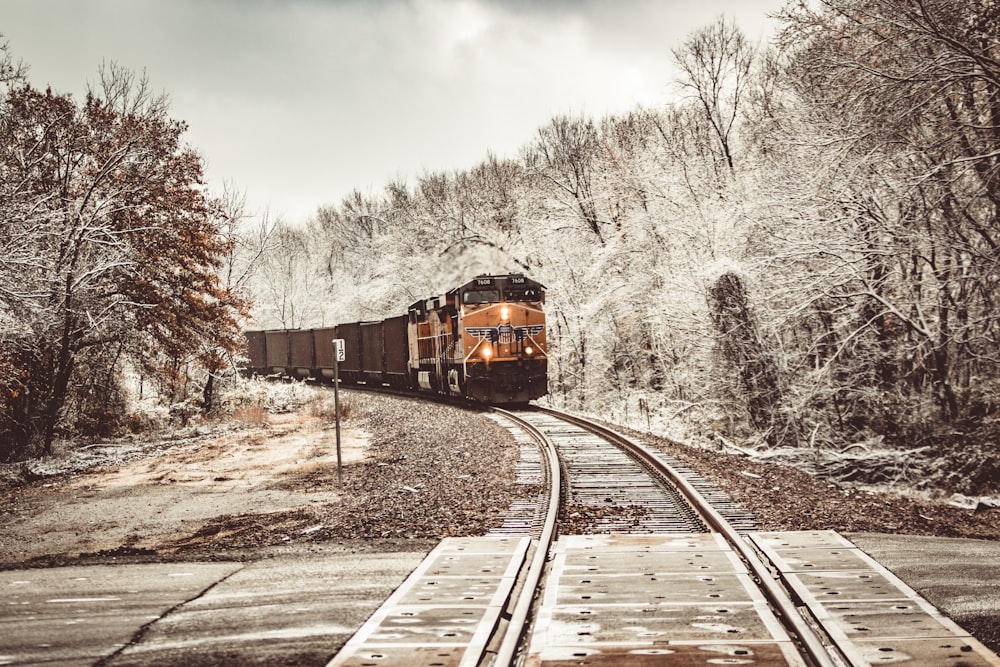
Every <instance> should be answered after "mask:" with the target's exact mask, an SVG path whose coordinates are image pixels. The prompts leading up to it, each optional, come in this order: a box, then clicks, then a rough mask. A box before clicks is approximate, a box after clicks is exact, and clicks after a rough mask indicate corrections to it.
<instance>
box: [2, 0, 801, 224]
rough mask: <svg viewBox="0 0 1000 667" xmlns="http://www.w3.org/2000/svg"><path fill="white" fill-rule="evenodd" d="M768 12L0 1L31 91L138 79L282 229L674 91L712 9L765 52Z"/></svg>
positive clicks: (439, 0) (213, 170)
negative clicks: (674, 51)
mask: <svg viewBox="0 0 1000 667" xmlns="http://www.w3.org/2000/svg"><path fill="white" fill-rule="evenodd" d="M783 4H784V3H783V0H554V1H545V0H535V1H532V0H0V33H3V35H4V37H5V38H6V40H7V41H8V43H9V46H10V49H11V52H12V54H13V55H14V57H15V58H19V59H21V60H23V61H24V62H25V63H26V64H27V65H28V66H29V68H30V72H29V75H30V80H31V82H32V84H33V85H35V86H36V87H39V88H44V87H45V86H49V85H51V86H52V88H53V89H54V90H56V91H57V92H68V93H73V94H74V95H76V96H80V95H81V94H82V92H83V91H84V90H85V87H86V84H87V82H94V81H96V74H97V70H98V68H99V66H100V65H101V63H102V62H103V61H109V62H110V61H113V62H115V63H117V64H119V65H122V66H124V67H127V68H129V69H131V70H134V71H136V72H142V71H145V72H146V75H147V76H148V78H149V81H150V83H151V85H152V87H153V89H154V90H157V91H162V92H165V93H166V94H167V95H168V96H169V98H170V101H171V115H173V116H174V117H175V118H178V119H181V120H184V121H186V122H187V123H188V125H189V131H188V134H187V140H188V142H189V143H190V144H191V145H192V146H194V147H195V148H197V149H198V150H199V151H200V152H201V154H202V155H203V156H204V158H205V161H206V165H207V176H208V178H209V183H210V186H211V187H212V189H213V190H216V191H220V190H221V186H222V183H223V182H226V181H228V182H230V183H232V184H234V185H235V186H236V187H238V188H239V189H242V190H245V191H246V193H247V198H248V201H249V202H250V204H251V205H252V206H253V207H254V208H257V209H260V208H263V207H265V206H266V207H269V208H270V210H271V212H272V213H276V214H281V215H282V216H283V217H284V218H285V219H286V220H288V221H290V222H295V221H301V220H304V219H305V218H307V217H308V216H309V215H311V214H312V213H313V212H315V210H316V208H317V207H318V206H319V205H322V204H337V203H339V202H340V200H341V199H342V198H343V197H344V196H345V195H346V194H347V193H349V192H350V191H351V190H352V189H355V188H358V189H360V190H362V191H364V192H369V191H378V190H380V189H381V188H382V187H383V186H384V185H385V184H386V183H387V182H388V181H389V180H390V179H396V178H398V179H402V180H404V181H406V182H408V183H409V184H411V185H412V184H413V183H414V181H415V177H416V176H418V175H420V174H421V173H424V172H427V171H452V170H456V169H466V168H469V167H472V166H474V165H475V164H476V163H478V162H480V161H481V160H483V159H484V158H485V157H486V154H487V152H488V151H492V152H493V153H495V154H497V155H500V156H511V157H514V156H516V155H517V152H518V150H519V149H520V148H521V147H522V146H524V145H526V144H528V143H529V142H530V141H531V140H532V138H533V136H534V135H535V133H536V131H537V129H538V128H539V127H540V126H542V125H545V124H546V123H547V122H548V121H549V120H551V119H552V118H553V117H554V116H556V115H559V114H571V115H581V114H583V115H588V116H591V117H595V118H596V117H600V116H603V115H605V114H609V113H616V112H621V111H627V110H629V109H631V108H634V107H635V106H636V105H639V104H641V105H644V106H653V105H659V104H663V103H665V102H666V101H668V100H669V99H671V97H672V96H673V94H674V89H673V87H672V85H671V81H672V78H673V73H672V69H671V55H670V49H671V48H675V47H677V46H679V45H680V44H681V43H682V42H683V40H684V38H685V37H686V36H687V35H688V34H689V33H690V32H691V31H692V30H695V29H697V28H699V27H701V26H703V25H705V24H707V23H709V22H711V21H712V20H714V19H715V18H716V17H718V16H719V15H721V14H725V15H726V16H728V17H730V18H732V19H734V20H735V21H736V22H737V24H738V25H740V26H741V27H742V28H743V30H744V31H745V32H746V33H747V34H748V35H749V36H751V37H752V38H755V39H756V38H760V39H764V40H766V39H768V38H769V37H770V36H771V34H772V33H773V31H774V28H775V24H774V22H773V21H772V20H771V19H769V18H768V17H767V14H769V13H774V12H776V11H777V10H778V9H780V7H781V6H782V5H783Z"/></svg>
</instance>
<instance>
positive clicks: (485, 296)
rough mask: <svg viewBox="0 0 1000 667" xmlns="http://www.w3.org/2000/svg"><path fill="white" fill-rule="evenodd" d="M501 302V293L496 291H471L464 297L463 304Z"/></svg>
mask: <svg viewBox="0 0 1000 667" xmlns="http://www.w3.org/2000/svg"><path fill="white" fill-rule="evenodd" d="M499 300H500V291H499V290H495V289H485V290H469V291H467V292H465V293H464V294H463V295H462V303H471V304H477V303H496V302H497V301H499Z"/></svg>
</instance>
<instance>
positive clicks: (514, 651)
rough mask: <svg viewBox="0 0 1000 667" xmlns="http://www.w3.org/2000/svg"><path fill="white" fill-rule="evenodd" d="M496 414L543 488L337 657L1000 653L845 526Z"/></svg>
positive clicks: (566, 424)
mask: <svg viewBox="0 0 1000 667" xmlns="http://www.w3.org/2000/svg"><path fill="white" fill-rule="evenodd" d="M495 412H496V414H497V415H499V416H498V417H497V419H498V421H500V423H501V424H503V425H505V426H507V427H508V428H509V429H510V430H511V431H512V432H513V433H514V435H515V438H516V439H517V441H518V443H519V446H520V448H521V459H522V460H521V463H520V464H519V467H518V480H519V481H520V482H521V483H522V484H524V485H525V489H531V490H532V491H534V492H537V491H538V490H540V492H539V497H538V498H537V499H536V500H528V499H527V498H521V499H519V500H518V501H517V502H516V503H515V504H514V505H513V506H512V507H511V509H510V511H509V512H508V516H507V518H505V520H504V521H503V526H501V527H499V528H497V529H496V530H494V531H492V532H491V533H490V535H487V536H485V537H481V538H449V539H446V540H444V541H442V543H441V544H440V545H438V547H437V548H435V549H434V551H432V552H431V554H430V555H429V556H428V557H427V559H425V561H424V563H423V564H422V565H421V566H420V567H419V568H418V569H417V570H416V571H414V574H413V575H411V577H410V578H409V579H407V581H406V582H404V584H403V585H402V586H401V587H400V588H399V589H397V591H396V592H395V593H394V594H393V596H392V597H391V598H390V599H389V600H387V601H386V603H385V604H384V605H383V607H382V608H380V609H379V610H378V611H377V612H376V613H375V614H374V615H373V616H372V618H371V619H369V621H368V622H367V623H366V624H365V626H363V627H362V629H361V630H359V631H358V633H357V634H356V635H355V636H354V637H352V639H351V640H350V641H349V642H348V644H347V645H345V647H344V649H343V650H342V651H341V653H339V654H338V655H337V656H336V658H335V659H334V660H333V661H332V662H331V663H330V667H367V666H376V665H377V666H380V667H396V665H400V666H402V665H406V666H407V667H410V666H413V665H435V666H447V665H458V666H460V667H491V666H493V665H497V666H503V667H506V666H508V665H519V666H522V665H523V666H525V667H568V666H570V665H573V666H580V665H587V666H591V667H608V666H611V665H615V666H617V665H636V666H642V667H646V666H650V665H654V664H655V665H678V666H684V667H688V666H692V665H709V664H729V665H737V664H742V665H746V664H756V665H790V666H794V667H843V666H848V665H849V666H852V667H853V666H855V665H857V666H862V665H864V666H869V665H873V664H884V663H885V662H887V661H888V662H893V663H905V664H907V665H911V666H912V667H918V666H919V667H973V666H975V667H979V666H983V667H986V666H989V667H1000V658H997V656H994V655H992V654H991V653H989V652H988V651H987V650H986V649H985V648H984V647H983V646H982V645H981V644H978V642H976V641H975V640H974V639H972V638H971V637H969V636H968V635H967V634H966V635H964V636H963V635H962V631H961V629H960V628H958V627H957V626H955V625H954V624H953V623H951V622H950V621H949V620H948V619H946V618H942V617H941V616H940V614H938V613H937V612H936V611H935V610H934V609H933V608H932V607H931V606H930V605H929V604H927V603H926V601H923V600H922V599H921V598H919V596H917V595H916V593H914V592H913V591H912V589H909V588H908V587H907V586H906V585H905V584H904V583H903V582H901V581H899V580H898V579H897V578H895V577H894V576H893V575H892V574H891V573H889V572H888V571H887V570H885V568H883V567H881V566H880V565H879V564H878V563H876V562H874V561H873V560H872V559H871V558H869V557H868V556H867V555H866V554H864V553H863V552H861V551H860V550H859V549H857V548H856V547H854V545H852V544H851V543H850V542H849V541H848V540H847V539H845V538H844V537H842V536H840V535H838V534H836V533H833V532H829V531H818V532H806V533H761V532H757V531H756V522H755V520H754V518H753V516H752V515H750V514H749V513H747V512H745V511H743V510H741V509H740V508H738V507H736V506H735V505H734V503H732V501H731V500H730V499H729V498H728V496H726V494H725V493H723V492H721V491H720V490H718V489H715V488H713V487H712V485H711V484H709V483H708V482H707V481H706V480H704V479H703V478H701V477H700V476H698V475H697V474H695V473H694V472H693V471H690V470H686V469H685V467H684V466H683V465H682V464H681V463H679V462H677V461H675V460H673V459H671V458H669V457H667V456H665V455H664V454H662V453H661V452H658V451H654V450H651V449H649V448H647V447H645V446H643V445H641V444H640V443H637V442H634V441H632V440H631V439H629V438H627V437H624V436H622V435H621V434H618V433H616V432H614V431H612V430H610V429H608V428H606V427H604V426H601V425H598V424H595V423H593V422H591V421H588V420H585V419H582V418H579V417H575V416H571V415H567V414H564V413H559V412H556V411H553V410H543V409H534V410H525V411H520V412H509V411H506V410H495ZM765 561H766V563H765ZM831 596H834V597H831ZM903 628H909V629H908V630H904V631H903V632H904V634H902V635H901V634H900V631H901V629H903ZM906 632H909V633H910V634H906Z"/></svg>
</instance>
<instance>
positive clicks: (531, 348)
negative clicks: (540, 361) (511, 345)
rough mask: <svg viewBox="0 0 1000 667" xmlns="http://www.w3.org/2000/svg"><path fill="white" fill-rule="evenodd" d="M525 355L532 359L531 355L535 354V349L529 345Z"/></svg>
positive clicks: (525, 349)
mask: <svg viewBox="0 0 1000 667" xmlns="http://www.w3.org/2000/svg"><path fill="white" fill-rule="evenodd" d="M524 353H525V354H526V355H528V356H529V357H530V356H531V355H533V354H534V353H535V348H533V347H531V346H530V345H529V346H527V347H526V348H524Z"/></svg>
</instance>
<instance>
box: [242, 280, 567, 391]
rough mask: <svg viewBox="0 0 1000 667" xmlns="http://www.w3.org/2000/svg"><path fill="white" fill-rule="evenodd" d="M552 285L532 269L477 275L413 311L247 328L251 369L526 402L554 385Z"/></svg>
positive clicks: (265, 372)
mask: <svg viewBox="0 0 1000 667" xmlns="http://www.w3.org/2000/svg"><path fill="white" fill-rule="evenodd" d="M544 302H545V288H544V287H543V286H542V285H541V284H540V283H537V282H535V281H533V280H530V279H528V278H526V277H524V276H523V275H519V274H511V275H493V276H478V277H476V278H475V279H473V280H471V281H469V282H468V283H465V284H464V285H462V286H460V287H457V288H455V289H453V290H450V291H448V292H446V293H445V294H444V295H442V296H439V297H434V298H431V299H425V300H422V301H418V302H417V303H415V304H413V305H412V306H410V308H409V311H408V313H407V314H406V315H403V316H399V317H393V318H389V319H387V320H382V321H380V322H351V323H347V324H341V325H338V326H336V327H330V328H324V329H306V330H276V331H247V332H246V337H247V348H248V356H249V361H250V363H249V367H248V370H249V371H250V372H252V373H258V374H277V375H287V376H291V377H300V378H307V377H312V378H315V379H317V380H320V379H330V378H332V377H333V340H334V339H342V340H343V341H344V348H345V359H344V361H342V362H340V364H339V367H338V370H339V375H340V378H341V380H342V381H344V382H352V383H365V384H370V385H379V386H392V387H397V388H403V389H411V390H415V391H422V392H430V393H439V394H448V395H453V396H464V397H466V398H470V399H473V400H476V401H481V402H483V403H490V404H517V403H527V402H528V401H530V400H532V399H535V398H539V397H541V396H544V395H545V393H546V392H547V384H548V375H547V370H548V356H547V352H546V350H547V345H546V340H545V313H544V311H543V304H544Z"/></svg>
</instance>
